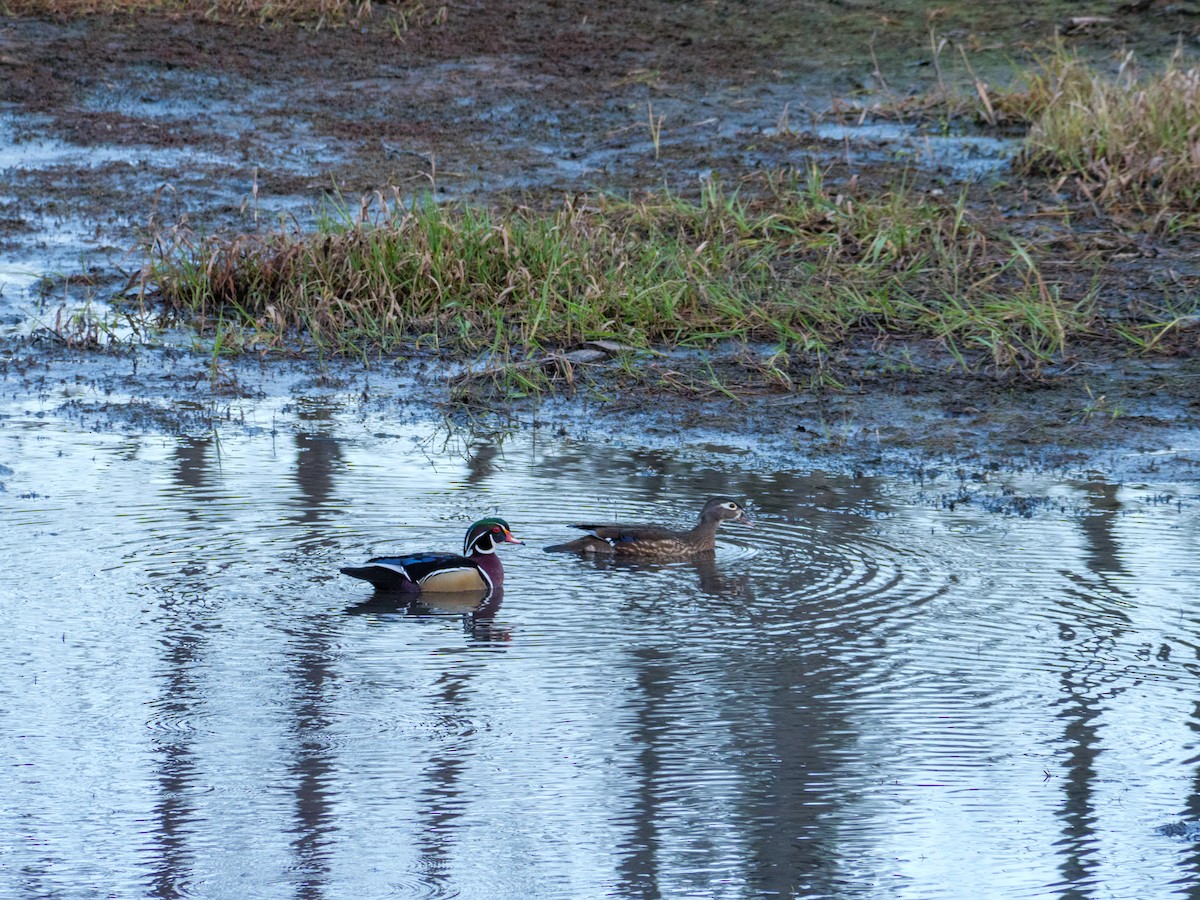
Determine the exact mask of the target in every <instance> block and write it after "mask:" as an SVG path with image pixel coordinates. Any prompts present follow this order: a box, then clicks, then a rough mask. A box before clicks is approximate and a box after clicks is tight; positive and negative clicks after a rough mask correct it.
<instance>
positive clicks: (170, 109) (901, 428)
mask: <svg viewBox="0 0 1200 900" xmlns="http://www.w3.org/2000/svg"><path fill="white" fill-rule="evenodd" d="M1135 7H1136V5H1134V6H1131V7H1130V8H1128V9H1126V10H1125V11H1123V12H1118V13H1114V12H1113V11H1112V10H1111V8H1109V7H1107V6H1106V7H1104V8H1103V9H1100V8H1099V7H1097V10H1091V9H1089V8H1084V7H1078V8H1077V7H1075V6H1073V7H1072V9H1071V10H1070V11H1069V12H1070V15H1071V16H1075V17H1079V16H1085V15H1087V14H1088V13H1089V12H1093V11H1099V12H1102V13H1104V14H1105V18H1104V19H1103V20H1102V21H1100V20H1097V21H1096V22H1094V23H1092V24H1090V25H1086V26H1081V27H1073V26H1071V25H1070V23H1069V22H1066V21H1065V20H1064V18H1063V16H1064V14H1063V11H1062V8H1061V6H1060V5H1059V4H1052V3H1046V4H1034V5H1025V6H1023V7H1021V9H1020V10H1019V11H1018V12H1011V13H1010V12H1008V11H1007V10H1000V11H997V10H995V9H989V10H987V13H986V15H980V14H979V13H972V12H971V11H970V10H968V9H962V10H958V11H953V12H949V11H947V10H946V9H944V8H941V7H937V6H935V5H933V4H922V3H913V4H907V5H901V6H896V5H894V4H890V5H889V6H888V8H887V9H884V8H882V7H875V6H871V5H869V4H864V5H845V4H837V5H834V4H830V5H820V4H818V5H802V6H795V5H793V4H784V3H773V2H762V3H754V4H719V3H718V4H705V5H701V6H693V5H682V6H681V5H678V4H670V3H653V2H645V3H629V4H617V5H609V6H606V7H605V8H604V9H602V10H598V9H594V8H593V5H590V4H578V3H572V2H556V3H545V4H521V5H519V6H506V5H503V4H477V5H472V6H456V7H453V8H451V9H450V10H449V14H448V16H447V18H446V21H445V22H444V23H440V24H438V25H436V26H430V27H422V28H412V29H409V30H404V29H397V28H396V27H395V20H394V19H392V20H389V19H388V12H389V10H388V8H387V7H380V8H379V9H378V10H377V15H376V17H375V18H374V19H373V20H372V21H371V22H369V23H365V24H364V25H363V26H362V27H355V28H346V29H340V30H337V31H329V30H320V31H313V30H305V29H299V30H297V29H281V28H273V27H253V28H238V29H234V28H230V27H227V26H222V25H216V24H211V23H198V22H190V21H184V20H170V19H157V18H147V19H143V20H132V19H124V18H91V19H88V20H85V21H77V22H68V23H63V22H49V21H39V20H32V19H8V20H6V21H5V22H4V23H3V25H0V69H2V73H3V75H4V77H3V78H0V168H2V169H3V171H4V174H5V178H4V182H3V185H2V187H0V282H2V283H3V287H2V289H0V332H3V335H2V338H0V339H2V341H3V344H2V346H0V368H2V372H3V389H4V391H5V393H6V394H7V395H8V396H9V397H10V402H12V403H15V404H18V405H20V404H25V403H28V404H32V405H33V406H34V407H35V408H37V409H39V410H41V411H43V412H45V414H49V415H58V414H63V415H70V416H80V417H83V418H85V419H86V420H87V421H88V422H89V424H90V425H91V426H92V427H96V428H101V429H103V428H145V429H150V430H159V429H161V430H164V431H167V432H175V431H186V430H192V429H209V430H211V429H212V428H213V427H214V425H215V426H216V427H225V428H228V427H263V426H262V424H261V422H259V423H258V424H253V425H251V424H246V425H244V426H242V425H241V424H239V423H240V422H241V420H242V414H243V413H244V412H245V411H246V410H248V409H250V410H253V409H254V408H255V405H256V404H264V403H266V402H267V401H268V400H269V399H271V398H279V397H286V396H292V395H309V394H314V393H315V394H323V395H327V396H329V397H331V398H335V399H337V400H338V402H344V403H347V404H361V405H362V406H363V408H364V409H371V410H373V411H374V410H387V411H394V412H395V414H396V416H397V418H398V421H401V422H402V421H403V420H404V417H406V416H420V417H426V418H427V417H446V418H448V419H449V420H451V421H454V422H460V423H474V424H478V423H480V422H484V423H485V425H484V427H488V428H497V427H499V428H504V427H528V426H530V425H533V424H538V425H541V426H544V427H550V428H554V429H563V430H565V431H567V432H568V433H574V434H578V435H580V436H581V437H589V438H594V439H597V440H614V441H617V442H620V443H631V444H632V443H638V442H642V443H651V444H653V443H657V442H662V443H671V444H682V445H687V444H695V445H701V444H719V445H724V446H730V447H735V448H740V451H741V452H761V453H775V454H782V455H786V456H788V458H789V459H799V460H805V459H808V460H812V464H813V465H820V466H827V467H833V468H838V469H850V470H860V469H871V470H879V469H911V470H914V471H915V470H917V469H919V468H920V467H921V466H925V465H939V466H945V465H954V466H963V467H964V469H965V470H967V471H969V472H972V473H985V472H986V471H987V470H988V469H989V468H991V467H995V466H1002V467H1013V466H1037V467H1045V468H1052V469H1070V470H1096V471H1100V472H1104V473H1107V474H1109V475H1110V476H1111V477H1114V478H1117V479H1132V478H1142V477H1147V478H1148V477H1152V476H1157V475H1161V476H1163V477H1170V478H1173V479H1179V478H1193V477H1195V473H1194V471H1193V467H1194V462H1193V459H1194V458H1197V452H1200V451H1196V449H1195V448H1194V447H1193V444H1194V443H1195V441H1194V438H1193V435H1194V433H1195V429H1196V425H1197V424H1198V423H1197V420H1196V419H1197V405H1196V400H1195V399H1194V398H1195V397H1196V392H1195V384H1196V381H1195V379H1196V377H1197V376H1198V375H1200V370H1198V369H1197V366H1196V364H1195V362H1194V361H1193V360H1192V359H1191V358H1190V356H1194V353H1193V352H1192V351H1194V342H1193V344H1190V345H1186V346H1185V347H1184V348H1183V351H1184V352H1182V354H1181V355H1177V356H1174V357H1169V358H1153V359H1143V360H1129V359H1125V358H1114V357H1109V356H1107V355H1105V354H1104V353H1103V352H1093V351H1091V350H1084V351H1081V352H1080V353H1079V354H1078V355H1076V356H1074V357H1072V358H1071V359H1067V360H1064V361H1063V364H1062V365H1061V366H1060V367H1059V368H1058V369H1057V370H1054V371H1048V372H1046V373H1044V377H1043V378H1041V379H1040V380H1038V381H1029V380H1021V379H1017V378H1013V377H1011V376H1008V375H1005V374H1004V373H999V374H996V373H992V372H989V371H987V370H986V368H981V370H980V373H979V374H976V375H969V376H968V375H964V374H963V373H962V372H961V369H959V368H957V367H956V366H955V365H954V363H953V360H951V359H949V358H948V357H947V356H946V355H945V354H944V353H940V352H939V351H938V350H937V348H926V347H921V346H913V347H906V348H898V347H897V348H884V349H880V348H878V347H863V348H858V349H852V350H848V351H847V352H846V353H845V355H844V356H843V357H842V358H841V359H839V360H836V361H835V364H834V365H832V366H831V367H829V368H828V369H826V370H823V371H821V372H817V371H816V370H815V369H814V370H813V371H812V372H806V370H805V368H804V365H803V364H800V365H799V367H798V368H797V371H795V372H794V373H793V377H794V383H795V385H796V388H795V389H794V390H792V391H786V392H785V391H782V390H779V389H778V388H777V387H772V386H768V385H763V384H760V383H757V382H756V381H755V375H754V368H753V366H752V365H751V366H748V365H746V357H747V356H748V355H749V356H754V355H755V354H757V353H758V351H757V350H755V349H753V348H749V349H747V348H717V349H715V350H714V351H713V352H712V353H711V354H682V353H680V354H669V355H667V356H651V355H646V356H640V357H637V358H636V359H635V360H633V363H632V365H628V366H625V365H622V364H621V363H622V362H629V361H628V360H624V361H621V360H601V361H598V362H595V363H589V364H587V365H584V366H580V367H578V371H576V372H575V373H573V376H572V377H573V379H574V381H573V382H572V383H571V384H565V385H560V386H561V387H563V390H564V396H561V397H558V398H555V399H551V400H544V401H542V402H535V401H533V400H525V401H519V402H516V403H507V404H504V405H503V407H502V408H501V407H498V406H497V405H496V404H494V403H492V402H491V401H490V400H489V398H488V396H487V393H486V391H468V392H467V393H466V395H465V396H464V392H463V391H462V390H461V382H457V381H455V377H456V376H457V375H458V374H460V371H461V368H462V363H461V362H456V361H453V360H447V359H443V358H438V357H422V356H416V357H412V358H405V359H401V360H383V361H375V362H372V363H371V364H370V365H369V366H364V365H363V364H361V363H358V362H347V361H309V362H296V361H279V360H274V361H271V362H270V363H269V364H268V363H264V362H263V361H260V360H254V359H242V360H237V361H235V360H228V359H220V360H219V361H218V362H217V363H216V364H215V365H214V363H213V356H212V354H211V353H210V352H209V349H208V345H207V344H206V343H205V342H204V341H203V340H200V341H196V342H193V340H192V338H190V337H188V336H182V337H181V336H179V335H173V336H167V337H163V336H159V337H158V338H156V340H165V341H166V342H167V343H168V344H171V343H174V344H175V345H176V347H177V348H178V349H171V348H170V347H167V348H151V347H147V346H139V347H136V348H134V349H125V350H122V351H120V352H117V353H111V354H110V353H86V352H80V351H72V350H64V349H63V348H61V347H60V346H59V344H58V343H57V342H56V341H55V340H53V339H48V338H46V337H45V335H46V334H47V332H53V331H55V330H60V326H61V324H62V322H63V320H64V311H65V314H66V318H67V319H69V318H70V316H71V315H72V314H73V313H75V312H78V311H79V310H81V309H84V308H86V307H87V306H88V305H89V304H93V305H95V306H96V307H97V308H102V307H104V305H105V304H106V302H107V300H108V299H109V298H110V297H111V296H112V294H113V293H114V292H116V291H117V290H119V289H120V288H121V287H122V286H123V285H124V284H125V283H126V282H127V281H128V278H129V276H130V275H132V274H134V273H136V271H137V269H138V268H139V267H140V265H141V260H140V258H139V253H138V251H137V250H134V251H133V252H131V248H136V247H138V246H139V241H143V240H144V239H145V237H146V236H147V235H148V234H150V233H152V232H153V231H154V229H158V228H170V227H172V226H175V225H179V224H186V226H187V227H189V228H194V229H198V230H201V231H210V232H211V231H229V230H245V231H253V230H255V229H261V228H265V227H267V226H268V225H274V223H276V222H277V221H279V217H281V216H283V217H285V219H286V221H288V222H289V223H294V224H296V225H299V226H300V227H308V226H310V225H311V223H312V222H313V221H314V220H315V218H316V217H318V216H320V215H322V214H323V213H329V212H330V211H331V210H332V211H334V212H335V213H336V210H337V209H338V208H339V206H343V207H349V208H355V207H356V206H357V203H358V198H359V196H360V195H363V194H369V193H370V192H372V191H377V190H378V191H386V190H391V189H393V188H398V189H400V190H401V191H402V192H406V193H411V194H413V195H416V194H418V193H420V192H424V191H430V192H432V193H433V194H434V196H438V197H447V198H471V199H474V200H479V201H481V202H492V201H500V200H503V202H509V203H511V202H522V198H524V199H536V198H541V199H545V198H552V197H554V196H561V195H563V194H573V193H576V192H579V191H584V190H605V191H615V192H618V193H627V192H632V191H636V190H639V189H644V188H661V187H663V186H666V187H668V188H670V189H672V190H675V191H679V192H688V191H693V190H695V189H696V186H697V185H698V183H699V181H700V179H703V178H708V177H714V176H715V177H718V178H721V179H723V180H725V181H726V182H727V183H731V184H736V183H738V180H739V179H740V178H742V177H743V176H744V175H746V174H747V173H752V172H756V171H760V170H763V169H772V168H779V167H804V166H807V165H809V164H815V165H817V166H820V167H822V168H823V169H825V170H826V171H828V172H830V173H831V177H834V178H839V179H845V180H849V179H858V180H859V181H860V182H864V183H865V182H873V183H878V184H890V183H894V182H896V181H897V180H907V181H908V182H909V183H912V184H915V185H917V186H918V187H919V188H920V189H922V190H930V191H947V190H952V191H957V190H958V189H960V187H961V186H962V185H964V184H968V183H970V184H973V185H975V188H974V189H973V197H975V198H976V199H977V200H978V202H980V203H988V204H996V205H997V206H998V208H1003V210H1004V214H1005V215H1006V217H1008V218H1009V219H1011V222H1012V227H1013V229H1014V231H1016V232H1017V233H1020V234H1026V235H1039V236H1042V237H1043V238H1044V239H1045V240H1047V241H1050V240H1062V241H1072V242H1075V243H1084V244H1087V245H1088V246H1092V245H1094V246H1095V253H1096V254H1097V255H1098V256H1104V257H1105V258H1106V259H1108V260H1109V264H1110V265H1112V266H1113V268H1112V269H1111V271H1110V277H1111V279H1112V283H1113V284H1114V285H1116V286H1118V287H1119V290H1114V291H1113V292H1112V294H1110V296H1112V297H1117V296H1119V298H1120V299H1121V302H1126V301H1128V302H1130V303H1131V305H1133V306H1137V305H1139V304H1140V305H1142V306H1145V307H1153V306H1155V304H1158V303H1161V301H1162V297H1163V284H1164V282H1165V281H1166V282H1170V284H1172V285H1174V287H1173V288H1172V290H1178V291H1180V292H1182V293H1183V294H1185V295H1186V294H1187V293H1188V292H1189V291H1191V292H1192V293H1193V294H1194V292H1195V290H1196V287H1197V281H1198V279H1200V272H1198V271H1197V266H1196V262H1195V260H1196V258H1197V257H1196V254H1195V252H1194V250H1195V247H1194V238H1192V237H1191V236H1189V235H1186V234H1184V235H1173V236H1170V237H1154V238H1151V237H1148V236H1145V235H1135V236H1133V237H1129V236H1122V235H1112V234H1110V233H1109V229H1108V224H1107V223H1106V222H1105V221H1104V220H1102V219H1100V218H1099V217H1097V216H1095V215H1094V214H1093V211H1092V210H1091V207H1090V206H1089V204H1087V203H1086V202H1084V201H1082V200H1078V198H1076V199H1075V200H1072V199H1071V198H1070V197H1068V196H1066V195H1054V196H1053V198H1052V199H1053V200H1054V202H1056V203H1072V202H1075V203H1078V209H1079V215H1078V216H1077V217H1076V218H1074V219H1073V220H1072V223H1071V225H1070V226H1069V232H1068V233H1053V234H1049V233H1047V231H1046V229H1047V228H1048V227H1049V226H1047V225H1046V224H1045V222H1044V220H1043V219H1042V217H1041V213H1042V204H1041V202H1040V199H1039V197H1040V196H1041V197H1042V198H1043V199H1044V198H1046V197H1049V194H1046V193H1045V192H1052V188H1051V187H1048V186H1047V185H1045V184H1040V183H1039V184H1033V185H1030V184H1018V183H1015V182H1013V180H1012V176H1011V174H1010V173H1009V171H1008V168H1007V163H1008V159H1009V157H1010V155H1011V152H1012V149H1013V146H1014V145H1013V144H1012V143H1011V141H1009V140H1007V139H1006V138H1004V137H1003V136H979V135H966V136H964V135H953V136H950V137H949V138H948V137H947V136H946V135H945V134H944V133H939V132H938V130H937V129H936V128H935V129H933V130H930V129H928V128H925V129H922V128H918V127H916V126H895V125H880V124H878V123H876V124H873V125H872V124H870V123H865V124H860V123H858V122H854V121H850V122H845V121H835V120H834V119H831V118H830V116H829V111H830V109H831V106H832V105H833V103H834V101H835V100H839V99H840V100H845V99H846V98H853V97H856V96H862V95H863V94H864V92H870V91H877V90H879V89H881V88H882V87H883V86H884V85H885V84H886V86H887V88H888V89H889V90H892V91H896V92H899V93H901V94H902V93H904V92H906V91H907V90H910V89H919V88H921V87H923V86H924V87H928V86H929V84H930V83H931V79H932V77H933V72H934V68H935V67H934V63H935V61H936V60H935V59H934V57H933V55H932V53H931V52H930V39H929V36H930V32H931V30H932V31H933V32H934V33H935V34H938V35H941V36H944V37H946V38H947V39H948V40H949V41H950V44H949V46H951V47H952V48H958V47H961V48H963V49H964V50H967V51H969V52H970V53H971V59H972V61H973V63H974V65H975V66H976V68H977V71H979V72H981V73H984V74H985V75H987V74H989V73H991V74H993V75H995V74H997V73H999V72H1001V71H1003V66H1006V65H1008V64H1009V62H1010V61H1011V60H1013V59H1017V60H1020V59H1025V58H1028V57H1029V56H1030V55H1031V54H1032V53H1034V52H1036V48H1037V47H1038V46H1044V44H1045V42H1046V41H1048V40H1049V39H1051V38H1052V37H1053V36H1054V35H1055V34H1056V33H1059V34H1061V35H1062V36H1063V38H1064V39H1065V40H1067V41H1068V42H1070V43H1071V45H1072V46H1073V47H1074V48H1075V49H1079V50H1080V51H1081V52H1084V53H1086V54H1089V55H1090V56H1092V57H1095V58H1100V59H1105V58H1112V59H1116V58H1117V55H1119V53H1120V52H1121V51H1123V50H1124V49H1135V50H1137V52H1138V53H1139V54H1141V56H1142V58H1155V57H1159V56H1161V55H1162V54H1164V53H1169V52H1170V51H1171V50H1172V49H1173V48H1174V47H1176V46H1179V45H1180V44H1182V45H1183V46H1184V47H1185V49H1186V48H1194V47H1195V44H1196V36H1197V31H1198V29H1200V25H1197V20H1196V19H1195V17H1194V16H1190V15H1188V14H1187V11H1186V10H1185V9H1183V8H1182V7H1175V6H1151V7H1148V8H1147V9H1144V10H1140V9H1136V8H1135ZM389 21H390V22H391V25H389V24H388V23H389ZM959 75H960V76H961V73H959ZM945 76H946V77H955V75H954V73H953V72H952V71H950V70H949V69H947V71H946V73H945ZM655 122H659V123H660V130H659V131H656V129H655V128H654V127H653V125H654V123H655ZM1039 192H1043V194H1042V195H1039ZM1031 196H1032V199H1031ZM46 275H50V276H51V278H50V280H49V281H48V282H41V281H40V279H42V278H43V276H46ZM81 275H82V276H83V277H80V276H81ZM39 285H42V287H39ZM110 330H111V326H110ZM118 330H119V329H118ZM31 334H37V335H40V337H38V338H37V339H34V340H31V339H30V335H31ZM101 336H102V337H108V336H109V334H108V333H106V334H103V335H101ZM193 344H194V346H193ZM1189 354H1190V356H1189ZM714 369H715V370H716V371H717V373H718V375H717V376H714V374H713V372H714ZM806 376H811V377H806ZM729 386H734V387H736V388H737V390H736V391H735V393H737V394H738V396H737V397H736V398H730V397H729V396H727V394H726V393H725V392H724V389H725V388H728V387H729ZM464 400H465V401H467V402H464ZM251 418H253V416H251ZM506 423H507V424H506Z"/></svg>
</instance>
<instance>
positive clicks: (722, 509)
mask: <svg viewBox="0 0 1200 900" xmlns="http://www.w3.org/2000/svg"><path fill="white" fill-rule="evenodd" d="M700 521H701V522H715V523H716V524H718V525H721V524H723V523H725V522H733V523H735V524H737V525H745V526H746V527H747V528H753V527H754V523H753V522H751V521H750V517H749V516H748V515H746V510H744V509H742V505H741V504H740V503H738V502H737V501H736V500H730V499H729V498H728V497H713V498H712V499H711V500H709V501H708V502H707V503H705V504H704V509H702V510H700Z"/></svg>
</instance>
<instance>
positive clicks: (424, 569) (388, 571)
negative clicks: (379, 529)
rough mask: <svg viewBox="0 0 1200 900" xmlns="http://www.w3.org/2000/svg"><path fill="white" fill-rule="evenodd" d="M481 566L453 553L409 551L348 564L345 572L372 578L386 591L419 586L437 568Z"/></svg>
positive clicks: (437, 569) (471, 567) (475, 567)
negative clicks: (353, 564) (355, 564)
mask: <svg viewBox="0 0 1200 900" xmlns="http://www.w3.org/2000/svg"><path fill="white" fill-rule="evenodd" d="M454 569H471V570H472V571H478V569H479V567H478V566H477V565H476V564H475V563H474V562H473V561H472V560H469V559H467V558H466V557H465V556H458V555H456V554H453V553H410V554H407V555H405V556H376V557H373V558H371V559H368V560H367V562H366V565H362V566H347V567H345V568H343V569H342V573H343V574H344V575H349V576H350V577H351V578H361V579H362V580H363V581H369V582H371V584H373V585H375V587H377V588H380V589H381V590H385V591H413V590H419V589H420V584H421V582H422V580H424V579H425V578H427V577H429V576H430V575H432V574H433V573H434V572H441V571H447V570H454Z"/></svg>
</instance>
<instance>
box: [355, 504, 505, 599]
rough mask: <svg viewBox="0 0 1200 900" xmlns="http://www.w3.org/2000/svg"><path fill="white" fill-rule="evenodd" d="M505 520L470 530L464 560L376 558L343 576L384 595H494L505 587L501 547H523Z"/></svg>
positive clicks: (438, 556)
mask: <svg viewBox="0 0 1200 900" xmlns="http://www.w3.org/2000/svg"><path fill="white" fill-rule="evenodd" d="M523 543H525V542H524V541H519V540H517V539H516V538H515V537H513V533H512V531H510V530H509V527H508V523H507V522H505V521H504V520H503V519H496V518H491V519H480V520H479V521H478V522H476V523H475V524H474V525H472V526H471V527H470V528H468V529H467V536H466V539H465V540H464V541H463V552H462V556H456V555H455V554H452V553H410V554H408V555H406V556H376V557H374V558H373V559H369V560H367V563H366V565H363V566H347V567H346V568H344V569H342V573H343V574H345V575H349V576H350V577H351V578H361V579H362V580H363V581H369V582H371V584H373V585H375V587H376V588H378V589H379V590H381V591H405V592H407V593H416V592H427V591H436V592H447V591H455V592H466V591H490V590H493V589H495V588H499V587H500V586H501V585H502V584H503V583H504V565H503V564H502V563H501V562H500V557H498V556H497V555H496V547H497V546H498V545H500V544H523Z"/></svg>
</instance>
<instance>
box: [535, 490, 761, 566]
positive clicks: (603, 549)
mask: <svg viewBox="0 0 1200 900" xmlns="http://www.w3.org/2000/svg"><path fill="white" fill-rule="evenodd" d="M722 522H736V523H737V524H739V525H745V526H747V527H751V528H753V527H754V526H753V524H752V523H751V521H750V517H749V516H747V515H746V511H745V510H744V509H742V507H741V505H740V504H739V503H738V502H737V501H736V500H730V499H729V498H728V497H713V498H712V499H711V500H709V501H708V502H707V503H705V504H704V508H703V509H702V510H700V522H699V524H698V525H696V527H695V528H693V529H692V530H691V531H673V530H672V529H670V528H664V527H663V526H661V525H574V526H572V527H574V528H580V529H582V530H584V531H586V532H588V536H587V537H581V538H579V540H577V541H571V542H569V543H566V544H556V545H555V546H553V547H547V548H546V552H547V553H557V552H559V551H568V552H572V553H596V554H601V553H603V554H611V555H614V556H625V557H642V558H645V559H665V558H667V557H674V558H680V557H688V556H697V555H699V554H701V553H712V552H713V550H714V549H715V548H716V546H717V529H718V528H719V527H720V526H721V523H722Z"/></svg>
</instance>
